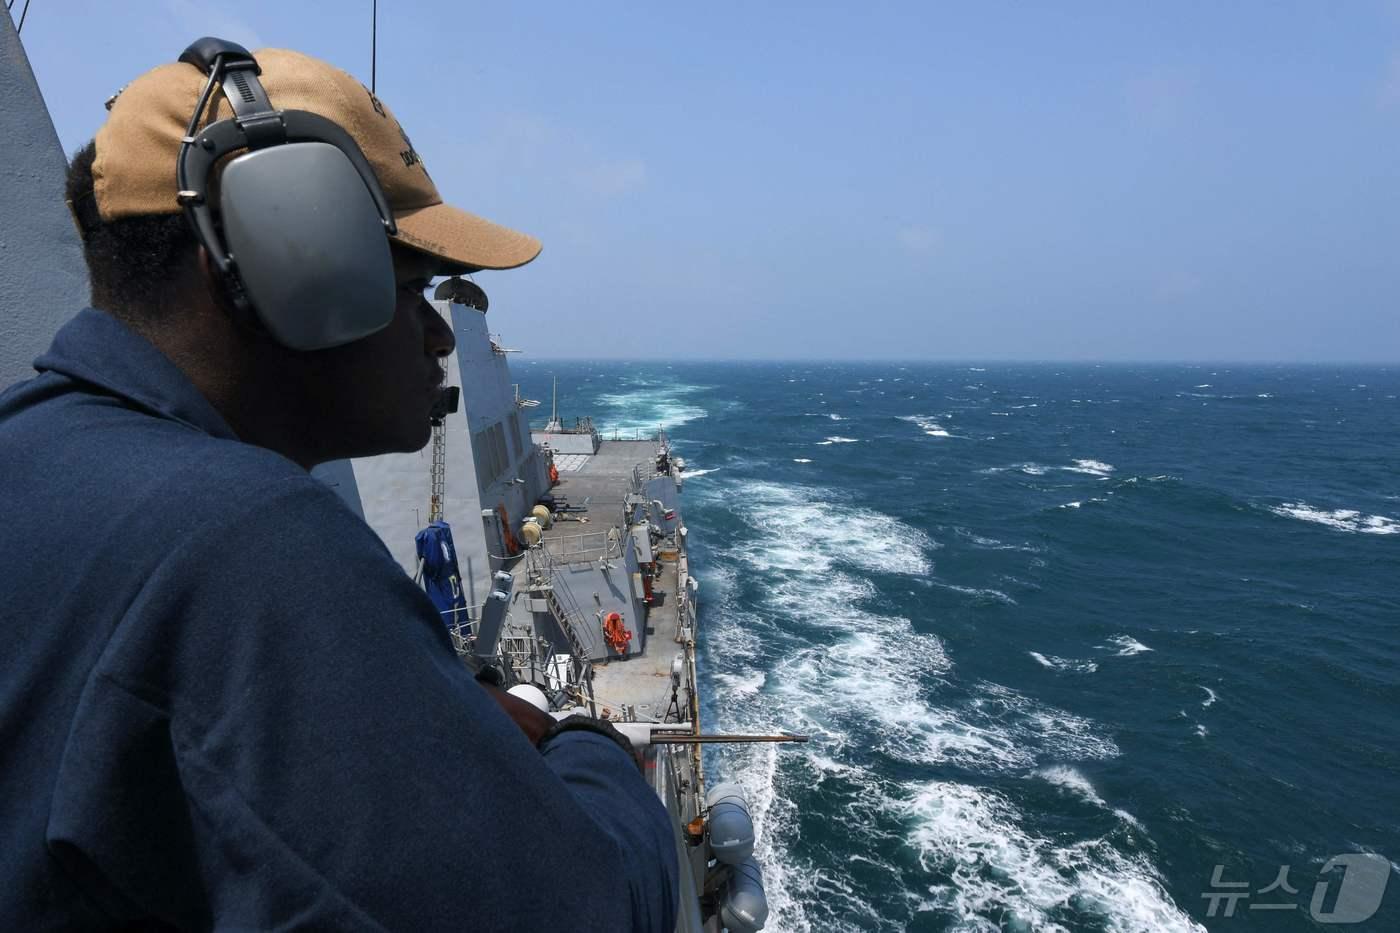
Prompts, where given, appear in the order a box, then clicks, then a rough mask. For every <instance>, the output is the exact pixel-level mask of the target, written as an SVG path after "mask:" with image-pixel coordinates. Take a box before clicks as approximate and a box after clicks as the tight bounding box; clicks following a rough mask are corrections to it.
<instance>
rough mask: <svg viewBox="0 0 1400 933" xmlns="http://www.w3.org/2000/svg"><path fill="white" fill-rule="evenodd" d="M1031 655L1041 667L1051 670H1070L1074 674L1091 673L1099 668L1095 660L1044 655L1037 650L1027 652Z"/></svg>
mask: <svg viewBox="0 0 1400 933" xmlns="http://www.w3.org/2000/svg"><path fill="white" fill-rule="evenodd" d="M1028 653H1029V654H1030V656H1031V657H1033V658H1035V660H1036V661H1037V662H1038V663H1039V664H1040V666H1041V667H1048V668H1049V669H1050V670H1052V671H1072V672H1074V673H1076V674H1092V673H1094V671H1097V670H1098V669H1099V662H1097V661H1076V660H1075V659H1073V658H1057V657H1055V656H1054V655H1053V654H1051V655H1045V654H1041V653H1040V652H1039V651H1031V652H1028Z"/></svg>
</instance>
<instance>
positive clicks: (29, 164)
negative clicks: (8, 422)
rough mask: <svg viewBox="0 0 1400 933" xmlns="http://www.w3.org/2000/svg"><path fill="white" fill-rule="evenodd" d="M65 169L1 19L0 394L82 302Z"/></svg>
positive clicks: (10, 30) (82, 274)
mask: <svg viewBox="0 0 1400 933" xmlns="http://www.w3.org/2000/svg"><path fill="white" fill-rule="evenodd" d="M67 169H68V162H67V160H66V159H65V158H64V157H63V148H62V146H61V145H60V143H59V141H58V133H56V132H55V131H54V128H53V121H52V120H50V119H49V112H48V109H47V108H46V107H45V106H44V98H43V97H42V95H41V94H40V93H39V85H38V84H37V83H36V82H35V80H34V72H33V71H32V70H31V69H30V67H29V59H28V57H26V56H25V54H24V48H23V46H21V45H20V40H19V37H18V36H17V35H16V34H15V26H14V23H13V21H12V20H11V19H10V17H9V16H0V388H3V387H5V386H7V385H9V384H10V383H12V382H18V381H19V380H21V379H28V378H29V377H30V376H32V375H33V374H34V370H33V367H32V366H31V365H30V364H31V363H33V361H34V358H35V357H37V356H38V355H39V354H40V353H42V352H43V351H44V350H46V349H47V348H48V345H49V341H50V340H52V339H53V335H54V333H55V332H56V331H57V330H58V328H59V327H60V326H62V324H63V323H64V322H65V321H67V320H68V319H69V318H70V317H72V316H73V315H74V314H76V313H77V312H78V310H79V309H81V308H82V307H83V306H84V305H86V304H87V302H88V282H87V267H86V266H85V265H84V264H83V256H82V246H81V243H80V242H79V240H78V231H77V228H76V227H75V226H74V225H73V219H72V216H71V215H70V214H69V212H68V208H67V206H66V205H65V204H64V203H63V177H64V173H65V172H66V171H67ZM171 184H172V186H173V185H174V182H173V181H172V182H171Z"/></svg>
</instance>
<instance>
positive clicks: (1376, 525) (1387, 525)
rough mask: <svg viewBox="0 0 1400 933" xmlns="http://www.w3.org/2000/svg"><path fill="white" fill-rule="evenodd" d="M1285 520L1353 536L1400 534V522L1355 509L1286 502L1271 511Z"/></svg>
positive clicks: (1273, 507)
mask: <svg viewBox="0 0 1400 933" xmlns="http://www.w3.org/2000/svg"><path fill="white" fill-rule="evenodd" d="M1269 511H1270V512H1273V513H1274V514H1275V515H1280V516H1283V517H1284V518H1296V519H1300V520H1301V521H1305V522H1313V523H1314V524H1318V525H1325V526H1327V527H1328V528H1333V529H1336V530H1337V531H1346V532H1350V533H1351V534H1366V535H1393V534H1400V520H1397V519H1394V518H1391V517H1389V516H1387V515H1363V514H1361V513H1360V512H1358V511H1356V510H1355V509H1332V510H1330V511H1329V510H1328V509H1319V508H1315V507H1314V506H1311V505H1308V504H1307V503H1306V502H1285V503H1284V504H1283V505H1276V506H1272V507H1270V509H1269Z"/></svg>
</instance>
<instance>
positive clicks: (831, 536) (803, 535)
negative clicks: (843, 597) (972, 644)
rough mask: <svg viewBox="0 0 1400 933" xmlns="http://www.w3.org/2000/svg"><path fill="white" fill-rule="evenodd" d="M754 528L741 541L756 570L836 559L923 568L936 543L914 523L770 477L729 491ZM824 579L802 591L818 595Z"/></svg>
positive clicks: (810, 568) (824, 566)
mask: <svg viewBox="0 0 1400 933" xmlns="http://www.w3.org/2000/svg"><path fill="white" fill-rule="evenodd" d="M734 495H735V497H736V498H737V499H738V500H739V501H740V502H742V503H743V504H744V508H745V509H746V510H747V511H748V513H749V514H748V516H746V517H748V518H749V519H750V521H752V522H753V524H754V525H755V527H756V530H757V531H758V532H759V533H758V534H756V535H753V536H750V537H748V538H746V539H745V541H744V542H742V544H741V550H742V556H743V558H744V559H745V561H746V562H748V563H750V564H752V565H753V566H755V567H756V568H758V569H760V570H788V571H795V572H796V571H804V572H806V573H809V574H814V575H821V574H825V573H827V572H829V571H830V570H831V569H832V568H833V567H834V566H835V565H836V564H838V563H848V564H854V565H855V566H857V567H860V568H861V569H863V570H867V571H871V572H874V573H907V574H920V575H921V574H926V573H928V572H929V570H930V569H931V565H930V564H929V562H928V559H927V558H926V557H925V556H924V553H923V552H924V549H925V548H932V547H935V546H936V545H935V544H934V543H933V542H932V541H931V540H930V539H929V537H928V536H927V535H925V534H924V533H923V532H922V531H919V530H918V529H915V528H911V527H909V526H908V525H906V524H904V523H903V522H901V521H899V520H898V519H897V518H893V517H891V516H889V515H885V514H883V513H881V512H875V511H872V510H870V509H860V508H852V507H849V506H846V505H843V504H841V503H840V501H839V499H838V498H836V497H835V496H832V495H830V494H828V493H827V492H826V491H825V490H822V489H814V488H812V487H809V486H799V485H793V484H780V483H769V482H754V483H744V484H742V485H741V486H740V487H739V488H738V489H737V490H735V491H734ZM823 586H824V584H820V581H814V582H813V589H811V590H809V591H807V592H806V593H804V594H803V596H804V598H805V599H806V600H814V601H816V600H819V599H820V595H821V593H822V589H823Z"/></svg>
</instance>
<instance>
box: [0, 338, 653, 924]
mask: <svg viewBox="0 0 1400 933" xmlns="http://www.w3.org/2000/svg"><path fill="white" fill-rule="evenodd" d="M35 368H36V369H37V370H39V375H38V376H37V377H36V378H34V379H31V380H29V381H28V382H24V383H20V384H19V385H17V386H14V387H12V388H11V389H9V390H8V391H6V392H5V393H4V394H3V395H0V927H3V928H5V929H24V930H44V929H84V930H87V929H111V928H118V927H122V926H135V927H138V928H149V927H155V926H159V925H161V924H166V925H170V926H174V927H179V928H189V929H246V930H283V929H294V928H296V929H300V928H316V929H345V930H351V929H354V930H360V929H389V930H439V929H441V930H448V929H451V930H519V931H554V930H561V931H562V930H569V931H574V930H582V931H593V930H596V931H608V933H613V931H623V930H629V929H635V930H648V931H658V933H659V931H666V933H669V931H670V930H671V929H672V928H673V926H674V923H675V900H676V893H675V892H676V885H677V866H676V848H675V837H674V835H673V830H672V828H671V825H670V822H669V820H668V818H667V816H666V813H665V810H664V809H663V808H662V806H661V804H660V801H659V800H658V799H657V797H656V795H655V794H654V793H653V792H652V791H651V790H650V789H649V788H648V786H647V784H646V782H645V781H644V780H643V779H642V777H641V775H640V774H639V773H638V771H637V769H636V767H635V765H633V764H632V762H631V761H630V760H629V759H628V757H627V755H626V754H625V753H623V751H622V750H621V749H620V748H619V747H618V746H616V745H615V744H613V743H612V742H611V741H609V740H608V739H607V738H604V737H602V736H599V735H595V734H592V733H587V732H568V733H564V734H562V735H560V736H559V737H558V738H556V739H554V740H552V741H551V742H549V743H547V745H546V747H545V749H544V750H543V751H538V750H536V749H535V748H534V747H532V746H531V745H530V743H529V741H528V740H527V739H526V738H525V737H524V735H523V734H522V733H521V731H520V730H519V729H518V728H517V727H516V726H515V725H514V723H512V722H511V721H510V720H509V719H508V718H507V717H506V716H505V715H504V714H503V713H502V712H501V710H500V709H499V708H498V707H497V706H496V704H495V703H494V702H493V701H492V700H491V699H490V698H489V697H488V696H487V695H486V694H485V692H484V691H482V690H481V689H480V687H479V686H478V685H477V684H476V683H475V681H474V680H473V679H472V678H471V676H470V675H469V673H468V672H467V670H466V669H465V668H464V667H463V666H462V664H461V663H460V662H459V661H458V659H457V657H456V656H455V654H454V652H453V650H452V645H451V643H450V641H449V640H448V638H447V635H446V633H445V631H444V629H443V626H442V624H441V623H440V622H439V621H438V618H437V614H436V612H435V611H434V609H433V607H432V604H431V603H430V602H429V601H428V599H427V598H426V597H425V596H424V595H423V593H422V592H421V591H420V590H418V589H417V588H416V587H415V586H414V585H413V584H412V582H411V581H410V580H409V579H408V577H407V576H406V575H405V574H404V572H403V570H402V569H401V568H400V567H399V566H398V565H397V564H396V563H395V562H394V560H393V559H392V558H391V557H390V556H389V553H388V551H387V549H386V548H385V547H384V545H383V544H382V542H380V540H379V539H378V538H377V537H376V536H375V534H374V532H373V531H371V530H370V528H369V527H368V526H366V525H365V524H364V523H363V522H362V521H361V520H360V519H359V518H358V517H357V516H355V515H354V513H352V512H351V511H350V510H349V509H348V508H347V507H346V506H345V505H344V504H343V503H342V502H341V501H340V499H339V497H338V496H336V494H335V493H334V492H333V491H331V490H329V489H327V488H326V487H325V486H324V485H323V484H321V483H320V482H318V481H317V480H314V479H312V478H311V477H310V476H309V475H308V474H307V473H306V472H305V471H304V470H302V469H301V468H299V467H298V466H297V465H295V464H294V463H292V462H291V461H289V460H287V459H285V458H283V457H281V456H280V455H278V454H275V453H272V452H271V451H268V450H264V449H261V448H258V447H254V446H251V445H249V444H244V443H242V442H240V441H239V440H238V439H237V438H236V437H235V436H234V435H233V433H232V431H231V430H230V429H229V427H228V425H227V424H226V423H225V422H224V421H223V419H222V418H221V417H220V416H219V414H218V413H217V412H216V411H215V410H214V408H213V407H212V406H211V405H210V404H209V403H208V402H207V401H206V400H205V399H204V397H203V396H201V395H200V394H199V393H198V391H197V390H196V389H195V388H194V386H193V385H191V383H190V382H189V381H188V380H187V379H186V378H185V377H184V375H183V374H182V373H181V372H180V371H179V370H178V369H177V368H176V367H175V366H174V364H173V363H171V362H170V361H169V360H168V359H167V358H166V357H165V356H164V355H162V354H161V353H160V352H159V351H158V350H157V349H156V348H155V347H154V346H153V345H151V344H150V343H148V342H147V341H145V340H144V339H142V338H141V337H139V336H137V335H136V334H135V333H133V332H132V331H130V330H129V329H128V328H126V327H125V326H123V325H122V324H121V323H119V322H118V321H117V320H115V319H114V318H112V317H110V316H109V315H107V314H104V313H102V312H99V311H92V310H88V311H83V312H82V313H81V314H79V315H78V316H77V317H76V318H74V319H73V320H72V321H71V322H70V323H69V324H67V325H66V326H65V327H64V328H63V329H62V330H61V331H60V332H59V334H58V336H57V337H56V338H55V340H54V342H53V346H52V347H51V348H50V349H49V351H48V352H47V353H46V354H45V355H44V356H42V357H40V358H39V360H38V361H37V362H36V363H35Z"/></svg>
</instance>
